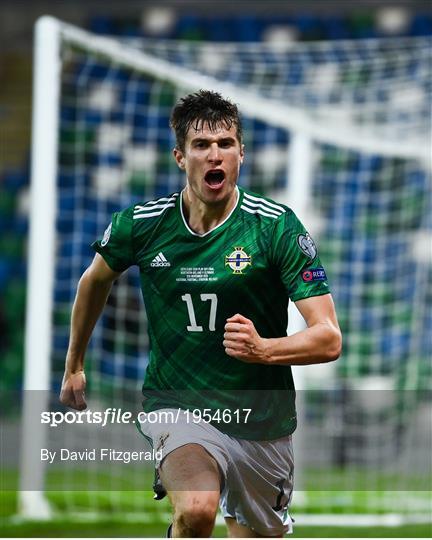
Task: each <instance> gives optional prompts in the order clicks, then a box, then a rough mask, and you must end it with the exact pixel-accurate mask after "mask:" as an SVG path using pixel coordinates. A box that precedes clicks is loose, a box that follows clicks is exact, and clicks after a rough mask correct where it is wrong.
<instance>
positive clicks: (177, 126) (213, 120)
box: [170, 90, 243, 152]
mask: <svg viewBox="0 0 432 540" xmlns="http://www.w3.org/2000/svg"><path fill="white" fill-rule="evenodd" d="M204 124H208V126H209V128H210V129H211V130H212V131H213V130H215V129H216V128H217V127H218V126H220V125H222V126H224V127H226V128H227V129H230V128H231V126H235V127H236V137H237V140H238V141H239V143H240V144H241V143H242V136H243V131H242V125H241V120H240V115H239V111H238V108H237V105H235V104H234V103H232V102H231V101H229V100H228V99H225V98H223V97H222V96H221V95H220V94H219V93H218V92H211V91H210V90H200V91H199V92H195V93H193V94H188V95H187V96H185V97H183V98H181V99H180V100H179V101H178V102H177V104H176V105H175V106H174V109H173V111H172V113H171V118H170V126H171V127H172V128H173V130H174V132H175V136H176V148H178V149H179V150H181V151H182V152H184V150H185V143H186V135H187V132H188V131H189V128H190V127H191V126H192V125H193V126H194V128H195V129H196V130H197V131H198V130H199V129H202V128H203V125H204Z"/></svg>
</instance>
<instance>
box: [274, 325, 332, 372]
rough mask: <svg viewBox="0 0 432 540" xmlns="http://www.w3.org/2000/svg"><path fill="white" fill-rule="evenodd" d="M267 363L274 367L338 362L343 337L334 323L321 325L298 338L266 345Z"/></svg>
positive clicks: (304, 331)
mask: <svg viewBox="0 0 432 540" xmlns="http://www.w3.org/2000/svg"><path fill="white" fill-rule="evenodd" d="M264 343H265V346H264V351H265V352H264V356H265V363H268V364H274V365H300V366H301V365H307V364H321V363H325V362H331V361H333V360H336V359H337V358H338V357H339V356H340V353H341V347H342V337H341V333H340V330H339V328H337V327H336V326H335V325H334V324H333V323H331V322H320V323H317V324H315V325H313V326H310V327H309V328H306V329H304V330H302V331H300V332H298V333H296V334H293V335H291V336H287V337H281V338H269V339H266V340H265V341H264Z"/></svg>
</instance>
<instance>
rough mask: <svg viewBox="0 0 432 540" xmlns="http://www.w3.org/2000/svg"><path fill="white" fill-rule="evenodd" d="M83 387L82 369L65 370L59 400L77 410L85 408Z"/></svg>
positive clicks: (83, 374) (84, 378)
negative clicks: (73, 371) (71, 371)
mask: <svg viewBox="0 0 432 540" xmlns="http://www.w3.org/2000/svg"><path fill="white" fill-rule="evenodd" d="M85 387H86V377H85V373H84V371H77V372H76V373H68V372H65V374H64V376H63V381H62V387H61V391H60V402H61V403H63V405H67V406H68V407H72V409H76V410H77V411H82V410H84V409H86V408H87V403H86V400H85Z"/></svg>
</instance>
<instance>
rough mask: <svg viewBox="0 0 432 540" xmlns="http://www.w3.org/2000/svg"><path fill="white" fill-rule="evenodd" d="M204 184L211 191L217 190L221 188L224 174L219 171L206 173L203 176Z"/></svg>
mask: <svg viewBox="0 0 432 540" xmlns="http://www.w3.org/2000/svg"><path fill="white" fill-rule="evenodd" d="M204 180H205V183H206V184H207V185H208V186H209V187H211V188H212V189H217V188H219V187H221V186H222V184H223V181H224V180H225V173H224V172H223V171H222V170H220V169H214V170H211V171H207V172H206V175H205V176H204Z"/></svg>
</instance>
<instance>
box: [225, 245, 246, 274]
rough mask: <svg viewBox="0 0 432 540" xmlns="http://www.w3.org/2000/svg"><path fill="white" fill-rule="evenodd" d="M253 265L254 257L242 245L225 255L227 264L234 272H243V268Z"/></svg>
mask: <svg viewBox="0 0 432 540" xmlns="http://www.w3.org/2000/svg"><path fill="white" fill-rule="evenodd" d="M251 265H252V257H251V256H250V255H248V254H247V253H246V252H245V251H244V249H243V248H242V247H236V248H234V251H233V252H232V253H230V254H229V255H226V256H225V266H229V267H230V268H231V270H232V271H233V274H242V273H243V270H245V268H247V267H248V266H251Z"/></svg>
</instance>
